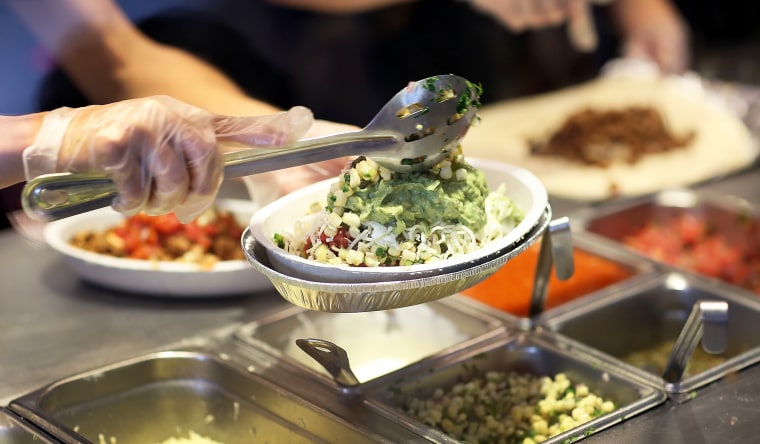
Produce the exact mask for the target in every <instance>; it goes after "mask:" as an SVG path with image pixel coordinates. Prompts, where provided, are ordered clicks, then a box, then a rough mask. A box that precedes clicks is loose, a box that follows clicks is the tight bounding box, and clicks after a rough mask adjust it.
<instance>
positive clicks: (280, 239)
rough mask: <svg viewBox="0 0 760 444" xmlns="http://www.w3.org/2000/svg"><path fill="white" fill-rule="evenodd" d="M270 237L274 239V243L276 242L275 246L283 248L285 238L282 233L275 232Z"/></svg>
mask: <svg viewBox="0 0 760 444" xmlns="http://www.w3.org/2000/svg"><path fill="white" fill-rule="evenodd" d="M272 238H273V239H274V243H275V244H277V247H279V248H285V238H284V237H283V236H282V234H280V233H275V234H274V236H272Z"/></svg>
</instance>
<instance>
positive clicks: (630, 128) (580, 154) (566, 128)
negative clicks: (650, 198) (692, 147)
mask: <svg viewBox="0 0 760 444" xmlns="http://www.w3.org/2000/svg"><path fill="white" fill-rule="evenodd" d="M694 136H695V132H694V131H691V132H689V133H687V134H684V135H680V136H679V135H675V134H673V133H672V132H671V131H670V130H669V128H668V127H667V124H666V122H665V120H664V119H663V118H662V116H661V115H660V113H659V112H658V111H657V110H656V109H654V108H652V107H647V106H633V107H628V108H624V109H621V110H597V109H591V108H589V109H584V110H581V111H578V112H576V113H574V114H571V115H570V116H569V117H568V118H567V120H566V121H565V122H564V123H563V124H562V126H561V127H560V128H559V129H557V130H556V131H555V132H554V133H552V134H551V135H550V136H549V138H548V139H546V140H543V141H530V142H529V143H530V149H531V153H532V154H534V155H541V156H559V157H562V158H564V159H567V160H571V161H574V162H581V163H584V164H588V165H597V166H601V167H608V166H609V165H610V164H611V163H613V162H615V161H624V162H627V163H636V162H637V161H638V160H639V159H640V158H641V156H643V155H646V154H652V153H663V152H667V151H672V150H676V149H682V148H685V147H687V146H689V144H690V143H691V142H692V140H693V139H694Z"/></svg>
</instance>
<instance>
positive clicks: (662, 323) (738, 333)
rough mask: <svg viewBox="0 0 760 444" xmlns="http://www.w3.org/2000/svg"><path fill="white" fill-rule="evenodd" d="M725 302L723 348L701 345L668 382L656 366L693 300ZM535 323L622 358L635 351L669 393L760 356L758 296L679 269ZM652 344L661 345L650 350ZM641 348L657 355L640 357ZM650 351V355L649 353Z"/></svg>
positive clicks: (694, 385) (692, 386) (689, 387)
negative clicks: (718, 351)
mask: <svg viewBox="0 0 760 444" xmlns="http://www.w3.org/2000/svg"><path fill="white" fill-rule="evenodd" d="M700 300H706V301H726V302H727V303H728V324H727V330H726V331H727V348H726V351H725V352H724V353H723V354H722V355H719V356H713V355H708V354H707V353H705V352H703V351H702V350H701V349H700V348H699V347H698V348H697V350H695V353H694V354H693V355H692V357H691V359H690V362H689V365H690V366H691V368H693V369H694V370H696V371H691V370H690V369H689V368H688V367H687V371H686V373H685V374H684V379H682V380H681V381H680V382H677V383H668V382H666V381H665V380H664V379H662V377H661V376H660V374H659V372H660V371H661V370H660V367H659V366H658V365H656V363H659V364H660V365H662V364H664V362H663V361H665V360H667V357H668V356H669V353H670V350H671V348H669V346H668V343H666V342H665V341H670V343H673V342H675V340H676V338H677V337H678V335H679V334H680V332H681V329H682V328H683V325H684V323H685V321H686V319H687V317H688V316H689V313H690V312H691V309H692V307H693V306H694V304H695V303H696V302H697V301H700ZM538 323H539V324H540V325H542V326H544V327H546V328H548V329H549V330H552V331H555V332H557V333H560V334H561V335H562V336H564V337H568V338H571V339H572V340H574V341H577V342H580V343H582V344H584V345H586V346H588V347H590V348H592V349H595V350H598V351H601V352H603V353H605V354H608V355H610V356H613V357H615V358H616V359H619V360H621V361H623V362H631V359H633V357H632V355H631V354H632V353H637V354H639V358H638V359H637V362H636V363H633V362H631V365H632V366H637V367H639V368H641V369H642V370H645V371H647V372H648V373H650V374H651V375H652V376H653V377H654V378H655V381H656V383H657V384H658V385H661V386H662V387H663V388H664V389H665V390H666V391H668V392H671V393H681V392H689V391H692V390H695V389H697V388H699V387H702V386H704V385H706V384H708V383H709V382H712V381H714V380H716V379H719V378H721V377H723V376H725V375H726V374H728V373H731V372H735V371H739V370H741V369H742V368H744V367H746V366H748V365H750V364H752V363H754V362H757V361H758V360H760V348H759V347H760V336H758V335H757V333H756V330H757V325H760V301H759V300H757V299H755V298H754V296H752V295H747V294H746V293H744V292H741V291H737V290H736V289H734V288H733V287H731V286H728V285H725V284H722V283H719V282H715V281H712V280H709V279H705V278H701V277H699V276H695V275H688V274H682V273H677V272H663V273H660V274H657V275H654V276H652V277H651V278H649V279H643V280H641V281H639V282H637V283H636V284H635V285H632V286H629V287H627V288H626V289H625V290H624V291H617V292H611V293H608V294H607V295H605V296H604V297H601V298H599V299H596V300H594V301H591V302H590V303H588V304H584V305H577V306H573V307H572V308H570V309H567V310H564V311H562V312H555V313H553V314H551V315H550V316H547V317H543V318H541V319H539V321H538ZM654 350H659V352H658V353H654ZM642 352H646V353H647V354H650V353H654V356H655V358H654V359H652V358H647V359H643V360H642V357H641V356H640V354H641V353H642ZM650 356H652V355H650Z"/></svg>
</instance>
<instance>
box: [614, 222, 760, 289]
mask: <svg viewBox="0 0 760 444" xmlns="http://www.w3.org/2000/svg"><path fill="white" fill-rule="evenodd" d="M758 225H760V224H748V223H743V224H740V225H737V227H736V230H737V231H738V232H740V233H741V234H742V241H741V242H735V243H731V242H729V240H728V239H726V237H725V236H724V235H722V234H721V233H715V232H713V231H712V230H710V229H709V228H708V226H707V224H706V222H705V220H704V219H701V218H700V217H698V216H697V215H693V214H684V215H681V216H680V217H677V218H675V219H673V220H670V221H658V222H657V223H654V222H653V223H650V224H648V225H646V226H645V227H643V228H642V229H641V230H639V231H638V232H636V233H634V234H633V235H630V236H627V237H626V238H625V239H623V242H624V243H625V244H626V245H627V246H629V247H630V248H632V249H634V250H636V251H638V252H640V253H642V254H645V255H648V256H650V257H652V258H654V259H656V260H659V261H662V262H666V263H669V264H673V265H676V266H678V267H682V268H685V269H688V270H692V271H695V272H697V273H701V274H704V275H707V276H711V277H714V278H717V279H721V280H723V281H726V282H729V283H731V284H734V285H739V286H742V287H744V288H748V289H755V288H756V286H757V284H756V282H755V281H756V280H757V279H760V254H758V251H760V236H758V234H760V232H759V231H758ZM734 234H735V233H734Z"/></svg>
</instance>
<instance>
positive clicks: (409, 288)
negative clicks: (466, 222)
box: [241, 204, 551, 313]
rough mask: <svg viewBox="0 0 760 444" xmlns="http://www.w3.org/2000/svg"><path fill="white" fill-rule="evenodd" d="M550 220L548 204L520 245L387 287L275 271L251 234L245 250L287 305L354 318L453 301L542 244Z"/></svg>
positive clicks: (399, 277) (395, 278)
mask: <svg viewBox="0 0 760 444" xmlns="http://www.w3.org/2000/svg"><path fill="white" fill-rule="evenodd" d="M550 220H551V207H550V206H549V204H546V206H545V207H544V211H543V214H542V216H541V217H540V218H539V221H538V223H537V224H536V225H535V226H534V227H533V228H532V229H531V230H529V231H528V233H526V234H525V235H524V236H523V237H522V238H521V239H520V240H519V241H518V242H517V243H516V244H515V245H511V246H508V247H506V248H504V249H502V250H499V251H497V252H495V253H494V254H492V255H488V256H485V257H482V258H480V259H479V260H472V261H469V262H464V263H463V262H456V263H453V264H452V265H449V266H447V267H442V268H441V269H440V273H439V274H437V275H435V276H425V277H419V278H409V276H408V272H407V271H404V270H403V269H399V270H396V271H393V272H392V273H391V274H390V275H389V276H390V277H391V280H389V281H385V282H355V283H328V282H320V281H314V280H310V279H308V278H305V277H303V276H299V275H298V274H293V275H288V274H284V273H282V272H279V271H277V270H275V269H274V267H273V266H272V264H271V263H270V261H269V257H268V255H267V251H266V248H265V247H264V246H263V245H262V244H260V243H259V242H258V241H257V240H256V239H255V238H254V237H253V234H252V233H251V230H250V228H249V229H246V230H245V231H244V232H243V236H242V240H241V242H242V246H243V252H244V253H245V255H246V257H247V258H248V261H249V262H250V263H251V265H253V267H254V268H255V269H256V271H258V272H260V273H262V274H263V275H264V276H266V277H267V278H269V280H270V281H271V282H272V284H273V285H274V287H275V289H276V290H277V291H278V292H279V293H280V295H281V296H282V297H283V298H285V299H286V300H287V301H288V302H290V303H292V304H294V305H298V306H300V307H304V308H307V309H309V310H316V311H327V312H334V313H355V312H364V311H376V310H388V309H392V308H401V307H408V306H410V305H416V304H422V303H425V302H430V301H434V300H437V299H440V298H443V297H446V296H451V295H453V294H455V293H458V292H460V291H462V290H464V289H466V288H469V287H471V286H473V285H475V284H477V283H478V282H480V281H482V280H483V279H485V278H487V277H488V276H490V275H491V274H493V273H494V272H495V271H496V270H498V269H499V268H500V267H501V266H502V265H504V264H505V263H507V261H509V260H510V259H512V258H513V257H515V256H516V255H518V254H520V253H522V252H523V251H525V249H527V248H528V247H530V246H531V245H533V244H534V243H535V242H536V241H538V240H539V239H541V235H542V234H543V232H544V230H545V229H546V228H547V227H548V225H549V222H550Z"/></svg>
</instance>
